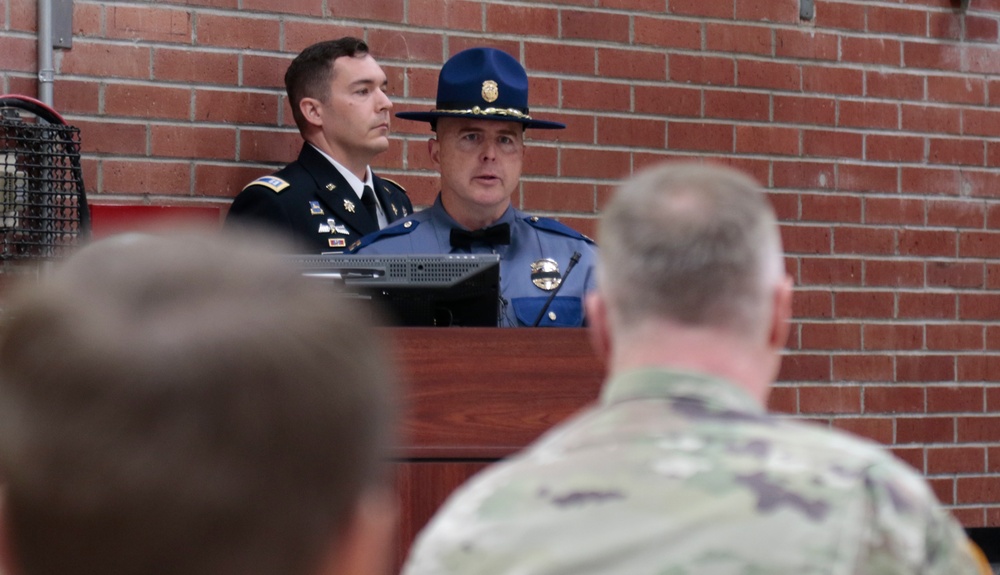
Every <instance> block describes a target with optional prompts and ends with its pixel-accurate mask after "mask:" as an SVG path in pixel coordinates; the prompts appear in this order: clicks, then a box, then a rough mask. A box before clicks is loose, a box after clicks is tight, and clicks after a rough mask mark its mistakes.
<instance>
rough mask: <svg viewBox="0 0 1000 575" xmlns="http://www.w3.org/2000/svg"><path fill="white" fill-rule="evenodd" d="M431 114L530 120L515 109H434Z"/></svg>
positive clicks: (474, 107)
mask: <svg viewBox="0 0 1000 575" xmlns="http://www.w3.org/2000/svg"><path fill="white" fill-rule="evenodd" d="M431 111H432V112H435V113H439V114H465V115H470V116H512V117H514V118H517V119H518V120H530V119H531V116H529V115H527V114H525V113H524V112H522V111H521V110H518V109H517V108H480V107H479V106H473V107H471V108H467V109H465V110H442V109H435V110H431Z"/></svg>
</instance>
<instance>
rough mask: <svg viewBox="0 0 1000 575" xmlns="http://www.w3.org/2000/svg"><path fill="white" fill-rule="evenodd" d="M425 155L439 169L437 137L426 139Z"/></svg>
mask: <svg viewBox="0 0 1000 575" xmlns="http://www.w3.org/2000/svg"><path fill="white" fill-rule="evenodd" d="M427 155H428V156H430V158H431V161H432V162H434V167H435V168H437V169H438V171H440V170H441V142H439V141H438V139H437V138H431V139H429V140H427Z"/></svg>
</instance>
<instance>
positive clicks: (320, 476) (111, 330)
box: [0, 235, 395, 575]
mask: <svg viewBox="0 0 1000 575" xmlns="http://www.w3.org/2000/svg"><path fill="white" fill-rule="evenodd" d="M236 238H239V240H237V239H236ZM245 240H246V238H242V237H240V236H239V235H234V237H233V238H231V239H228V240H225V241H224V240H222V239H220V238H215V237H210V236H199V235H191V236H178V237H152V236H122V237H118V238H112V239H108V240H104V241H101V242H98V243H95V244H93V245H90V246H88V247H86V248H84V249H82V250H81V251H80V252H79V253H77V254H75V255H74V256H73V257H72V258H70V259H69V260H68V261H66V262H63V263H62V264H60V265H58V267H57V268H56V269H54V270H53V271H52V272H51V273H47V274H45V276H44V277H43V278H42V280H41V281H40V283H37V284H34V283H33V284H31V285H28V286H24V288H23V289H22V290H21V291H19V292H18V293H17V294H16V295H14V296H13V297H12V298H5V301H4V312H5V317H4V318H3V319H4V322H3V325H2V328H0V494H2V497H0V560H2V562H0V565H2V566H3V568H2V569H0V571H3V572H6V573H7V574H8V575H52V574H56V573H58V574H60V575H95V574H105V575H224V574H225V575H336V574H344V575H347V574H354V573H382V572H384V570H385V568H386V567H387V563H388V561H387V559H389V558H391V556H392V550H391V548H390V542H391V540H392V534H393V526H394V516H395V509H394V504H393V503H392V501H393V495H392V485H391V481H390V478H389V476H388V469H387V452H388V445H389V442H390V439H391V438H390V436H391V424H392V411H393V410H392V409H391V402H390V393H391V388H390V384H391V379H390V374H389V373H388V370H387V367H386V361H385V357H384V355H383V354H382V353H381V352H380V351H379V345H378V343H379V342H378V339H377V337H376V334H375V333H374V330H372V329H368V328H367V327H366V326H365V325H364V323H365V319H366V318H365V317H364V316H363V315H361V314H360V313H358V312H357V311H356V309H355V308H356V307H357V306H356V305H352V304H349V303H348V302H346V301H343V300H339V299H338V298H337V297H336V295H335V294H334V293H332V292H331V291H330V290H329V289H328V288H329V286H325V285H322V284H319V283H313V282H312V281H310V280H309V279H307V278H304V277H303V276H302V275H301V274H300V272H299V270H298V269H296V267H295V266H293V265H292V264H291V262H289V261H286V260H285V259H282V258H281V257H280V256H277V255H275V254H274V253H271V252H263V251H260V250H256V249H251V248H248V247H246V245H245V244H246V241H245ZM237 241H243V242H244V243H243V244H237ZM261 243H265V241H261ZM272 243H274V242H272ZM277 243H280V242H277Z"/></svg>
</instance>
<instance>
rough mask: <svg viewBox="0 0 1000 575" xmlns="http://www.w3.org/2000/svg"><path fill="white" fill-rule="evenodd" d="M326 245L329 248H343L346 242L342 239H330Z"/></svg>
mask: <svg viewBox="0 0 1000 575" xmlns="http://www.w3.org/2000/svg"><path fill="white" fill-rule="evenodd" d="M328 243H329V244H330V247H331V248H343V247H346V246H347V240H345V239H344V238H330V240H329V242H328Z"/></svg>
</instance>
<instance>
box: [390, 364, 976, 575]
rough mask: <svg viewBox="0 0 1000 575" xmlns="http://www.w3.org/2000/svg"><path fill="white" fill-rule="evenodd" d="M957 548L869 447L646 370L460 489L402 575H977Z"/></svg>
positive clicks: (907, 482)
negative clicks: (505, 574)
mask: <svg viewBox="0 0 1000 575" xmlns="http://www.w3.org/2000/svg"><path fill="white" fill-rule="evenodd" d="M970 545H971V544H970V543H969V541H968V539H967V538H966V536H965V534H964V532H963V531H962V529H961V527H960V526H959V525H958V523H957V522H956V521H955V520H954V519H953V518H952V517H951V515H950V514H949V513H948V511H947V510H945V509H943V508H942V507H941V506H940V505H939V504H938V502H937V501H936V500H935V498H934V496H933V495H932V494H931V492H930V490H929V489H928V487H927V484H926V482H925V481H924V479H923V478H922V477H921V476H920V475H919V474H917V473H916V472H915V471H913V470H912V469H911V468H910V467H908V466H907V465H906V464H905V463H902V462H901V461H899V460H897V459H895V458H894V457H893V456H891V455H890V454H889V453H887V452H886V451H885V450H883V449H882V448H880V447H879V446H877V445H876V444H873V443H871V442H868V441H865V440H861V439H858V438H855V437H853V436H850V435H847V434H845V433H840V432H836V431H831V430H829V429H824V428H821V427H819V426H814V425H811V424H804V423H801V422H795V421H791V420H788V419H783V418H778V417H775V416H772V415H768V414H767V413H766V412H765V411H764V410H763V409H762V408H761V407H760V406H759V405H758V403H757V402H756V401H755V400H754V399H752V398H751V397H750V396H749V395H747V394H746V393H745V392H743V391H742V390H740V389H738V388H737V387H735V386H733V385H731V384H729V383H728V382H725V381H722V380H719V379H714V378H711V377H708V376H705V375H700V374H695V373H690V372H674V371H666V370H659V369H647V370H637V371H632V372H628V373H625V374H622V375H619V376H617V377H615V378H613V379H612V380H610V381H609V382H607V383H606V384H605V387H604V389H603V391H602V396H601V402H600V405H599V406H597V407H595V408H593V409H590V410H587V411H584V412H582V413H581V414H579V415H577V416H575V417H574V418H572V419H571V420H570V421H568V422H566V423H564V424H561V425H559V426H557V427H556V428H554V429H553V430H551V431H550V432H548V433H547V434H546V435H545V436H543V437H542V438H541V439H540V440H539V441H537V442H536V443H535V444H534V445H532V446H530V447H529V448H527V449H526V450H525V451H524V452H522V453H521V454H519V455H517V456H515V457H513V458H512V459H510V460H508V461H507V462H504V463H500V464H497V465H495V466H493V467H492V468H490V469H488V470H486V471H484V472H483V473H482V474H480V475H479V476H477V477H475V478H474V479H472V480H470V482H468V483H467V484H466V485H464V486H463V487H461V488H460V489H459V490H458V491H457V492H456V493H455V494H454V495H453V496H452V497H451V498H450V499H449V500H448V501H447V502H446V504H445V505H444V506H443V507H442V509H441V510H440V511H439V512H438V514H437V515H436V516H435V518H434V519H433V520H432V521H431V523H430V524H429V525H428V527H427V528H426V529H425V530H424V531H423V532H422V533H421V534H420V536H419V537H418V539H417V541H416V543H415V546H414V549H413V551H412V552H411V555H410V557H409V559H408V563H407V565H406V567H405V569H404V575H425V574H427V575H429V574H432V573H433V574H455V575H459V574H461V575H467V574H480V575H485V574H496V573H507V574H512V575H513V574H518V575H554V574H557V573H558V574H574V575H585V574H597V573H601V574H623V575H624V574H628V575H644V574H649V575H653V574H656V575H716V574H719V575H721V574H731V575H737V574H739V575H751V574H752V575H758V574H759V575H765V574H766V575H782V574H784V575H810V574H829V575H833V574H842V575H875V574H879V575H882V574H885V575H889V574H903V573H913V574H916V573H920V574H923V575H962V574H974V573H980V572H982V571H981V570H980V565H979V564H978V563H977V560H976V558H975V555H974V551H973V548H971V547H970Z"/></svg>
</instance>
